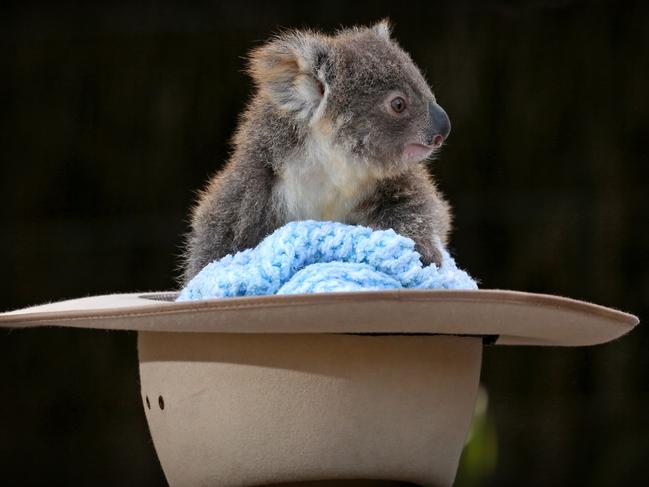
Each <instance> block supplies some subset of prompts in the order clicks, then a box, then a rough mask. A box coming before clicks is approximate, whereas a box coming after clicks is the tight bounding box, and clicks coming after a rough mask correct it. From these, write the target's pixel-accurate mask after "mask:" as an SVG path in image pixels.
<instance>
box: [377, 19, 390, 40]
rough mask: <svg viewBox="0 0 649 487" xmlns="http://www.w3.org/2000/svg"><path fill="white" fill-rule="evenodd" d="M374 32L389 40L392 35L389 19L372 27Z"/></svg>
mask: <svg viewBox="0 0 649 487" xmlns="http://www.w3.org/2000/svg"><path fill="white" fill-rule="evenodd" d="M372 29H373V30H374V32H376V33H377V34H378V35H380V36H381V37H385V38H386V39H387V40H390V36H391V35H392V25H390V19H383V20H381V21H380V22H379V23H377V24H374V25H373V26H372Z"/></svg>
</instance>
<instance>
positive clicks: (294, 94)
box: [249, 31, 330, 121]
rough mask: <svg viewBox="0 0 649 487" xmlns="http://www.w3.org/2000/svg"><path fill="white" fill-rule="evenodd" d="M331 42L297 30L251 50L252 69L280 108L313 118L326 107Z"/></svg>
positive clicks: (258, 80)
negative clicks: (327, 71) (327, 72)
mask: <svg viewBox="0 0 649 487" xmlns="http://www.w3.org/2000/svg"><path fill="white" fill-rule="evenodd" d="M329 54H330V46H329V44H328V42H327V39H326V38H325V37H323V36H319V35H317V34H314V33H311V32H302V31H293V32H288V33H284V34H281V35H279V36H277V37H276V38H275V39H273V40H272V41H270V42H268V43H267V44H264V45H263V46H261V47H259V48H257V49H255V50H254V51H252V53H251V54H250V64H249V72H250V74H251V75H252V77H253V79H254V80H255V82H256V83H257V86H258V87H259V89H260V90H262V91H265V92H266V93H267V94H268V95H269V96H270V98H271V100H272V101H273V102H274V103H276V104H277V105H278V106H279V107H280V108H282V109H284V110H288V111H291V112H294V113H295V114H296V116H297V117H299V118H302V119H305V120H309V121H313V120H314V119H315V118H317V117H318V116H319V115H320V114H322V112H323V111H324V106H325V104H326V98H327V94H328V92H329V87H328V85H327V80H326V70H327V61H328V59H329Z"/></svg>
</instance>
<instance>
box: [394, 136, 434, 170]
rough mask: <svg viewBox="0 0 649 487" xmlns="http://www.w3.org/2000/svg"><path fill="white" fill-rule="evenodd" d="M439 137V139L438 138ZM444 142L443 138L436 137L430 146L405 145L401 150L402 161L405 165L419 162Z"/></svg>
mask: <svg viewBox="0 0 649 487" xmlns="http://www.w3.org/2000/svg"><path fill="white" fill-rule="evenodd" d="M438 137H439V138H438ZM442 142H444V137H442V136H441V135H436V136H435V139H434V140H433V144H432V145H428V144H414V143H413V144H406V146H405V147H404V149H403V159H404V162H406V163H411V162H421V161H423V160H424V159H426V158H427V157H428V156H430V155H431V154H432V153H433V151H434V150H435V149H439V148H440V147H441V145H442Z"/></svg>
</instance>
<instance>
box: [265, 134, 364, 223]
mask: <svg viewBox="0 0 649 487" xmlns="http://www.w3.org/2000/svg"><path fill="white" fill-rule="evenodd" d="M305 149H306V150H304V151H301V152H300V153H299V154H295V155H294V156H293V157H291V158H290V159H289V160H287V161H286V163H285V165H284V167H283V170H282V173H281V174H280V182H279V184H278V185H277V186H276V188H275V195H274V196H275V198H276V201H277V202H278V203H279V204H280V205H281V206H283V209H284V214H285V215H286V219H287V220H288V221H291V220H308V219H313V220H333V221H340V222H344V223H361V222H358V221H356V220H357V218H355V217H354V215H353V213H354V209H355V208H356V205H357V204H358V203H359V201H360V200H361V199H362V198H363V197H364V196H365V195H366V194H367V193H368V192H369V191H371V189H372V183H373V181H374V180H375V179H374V177H373V176H372V175H371V172H370V170H369V169H368V166H367V165H366V164H364V163H362V162H360V161H356V160H351V159H350V158H349V157H348V156H347V155H346V154H345V151H344V150H343V149H342V148H339V147H335V146H334V145H332V144H331V143H330V142H329V140H328V138H326V137H325V136H314V137H311V138H310V139H309V141H308V142H307V143H306V147H305Z"/></svg>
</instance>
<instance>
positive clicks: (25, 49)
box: [0, 0, 649, 486]
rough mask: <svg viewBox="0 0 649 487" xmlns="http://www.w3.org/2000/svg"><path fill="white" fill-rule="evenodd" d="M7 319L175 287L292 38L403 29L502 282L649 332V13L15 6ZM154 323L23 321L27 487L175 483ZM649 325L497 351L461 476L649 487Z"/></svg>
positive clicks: (4, 84)
mask: <svg viewBox="0 0 649 487" xmlns="http://www.w3.org/2000/svg"><path fill="white" fill-rule="evenodd" d="M0 9H1V10H0V36H1V39H2V42H1V43H0V51H1V53H2V55H1V57H0V63H1V64H0V67H1V68H2V73H3V74H2V76H0V99H1V100H2V107H1V108H0V112H1V114H2V115H1V117H0V129H1V130H0V164H1V166H0V195H1V198H2V204H1V205H0V224H1V226H0V229H1V230H0V231H1V237H0V269H2V279H1V280H0V296H1V297H0V309H2V310H8V309H12V308H18V307H23V306H26V305H30V304H36V303H40V302H45V301H54V300H59V299H64V298H73V297H79V296H85V295H92V294H101V293H113V292H120V291H124V292H132V291H138V290H142V291H144V290H164V289H172V288H174V287H175V276H176V275H177V271H176V266H177V264H178V257H177V256H178V254H179V252H180V248H181V243H182V235H183V233H184V232H185V231H186V230H187V214H188V209H189V208H190V206H191V204H192V201H193V198H194V196H195V190H197V189H198V188H200V187H201V186H202V185H203V183H204V182H205V180H206V179H207V178H208V176H209V175H210V174H212V173H213V172H214V171H215V170H216V169H218V168H219V167H220V166H221V165H222V164H223V161H224V160H225V159H226V158H227V154H228V150H229V146H228V141H229V139H230V137H231V135H232V132H233V129H234V127H235V123H236V118H237V114H238V113H239V112H240V111H241V109H242V107H243V106H244V103H245V102H246V100H247V99H248V97H249V96H250V92H251V84H250V80H249V79H248V78H247V77H246V75H245V74H244V73H243V65H244V61H243V57H244V56H245V55H246V53H247V52H248V51H249V50H250V49H251V48H252V47H253V46H255V45H258V43H260V42H261V41H263V40H264V39H266V38H267V37H268V36H269V35H270V34H271V33H273V32H274V31H276V30H277V29H278V28H280V27H301V26H309V27H315V28H321V29H325V30H332V29H335V28H337V27H338V26H341V25H345V26H347V25H351V24H364V23H370V22H374V21H376V20H378V19H380V18H383V17H385V16H389V17H390V18H391V19H392V20H393V22H394V23H395V30H394V33H395V37H396V38H397V39H398V40H399V42H400V43H401V44H402V46H403V47H404V48H405V49H406V50H408V51H409V52H410V53H411V54H412V57H413V58H414V60H415V61H416V62H417V63H418V64H419V66H421V68H422V70H424V71H425V72H426V74H427V77H428V78H429V80H430V81H431V82H432V84H433V87H434V89H435V91H436V94H437V96H438V100H439V101H440V103H441V104H442V106H444V107H445V108H446V110H447V111H448V113H449V114H450V116H451V120H452V123H453V133H452V134H451V137H450V139H449V142H448V145H447V147H446V149H445V150H444V153H443V155H442V156H441V158H440V159H439V160H438V161H437V162H435V163H434V164H433V165H432V167H431V169H432V171H433V173H434V174H435V176H436V178H437V180H438V182H439V186H440V187H441V188H442V189H443V191H444V192H445V193H446V194H447V196H448V197H449V199H450V201H451V202H452V203H453V205H454V208H455V216H456V219H455V221H456V227H455V233H454V237H453V240H452V244H451V248H452V250H453V251H454V253H455V255H456V257H457V260H458V262H459V263H460V264H461V265H462V266H463V267H465V268H466V269H468V270H470V272H471V273H472V274H473V275H475V276H476V277H477V278H479V279H480V280H481V282H482V286H483V287H485V288H507V289H518V290H525V291H534V292H543V293H551V294H560V295H566V296H571V297H574V298H579V299H584V300H588V301H593V302H596V303H599V304H603V305H607V306H612V307H616V308H620V309H622V310H625V311H630V312H633V313H635V314H638V315H639V316H640V317H641V319H642V317H649V309H648V307H649V259H648V257H649V252H648V249H649V233H648V232H647V229H646V227H645V225H646V223H647V217H646V215H647V211H648V210H649V206H648V205H647V195H648V194H649V184H648V176H649V168H648V162H649V161H648V160H647V159H648V158H647V145H648V143H649V130H648V126H649V97H648V93H649V82H648V81H649V42H648V39H649V37H648V28H649V9H648V8H647V7H645V4H643V3H641V2H637V3H631V2H629V3H625V2H610V3H599V2H577V1H537V2H526V3H522V4H519V3H518V2H502V1H482V2H475V4H470V3H464V2H448V3H442V2H435V1H426V2H421V3H415V2H408V1H404V0H400V1H397V2H395V1H375V2H372V3H367V4H365V3H352V2H345V1H339V0H328V1H326V2H325V1H308V2H299V3H297V2H296V3H286V2H268V3H251V2H245V1H238V2H227V3H226V2H223V3H219V2H205V3H194V4H191V5H190V4H189V3H183V2H178V3H175V4H174V3H157V2H130V3H128V4H123V3H121V2H117V1H114V2H101V3H97V4H93V5H92V6H91V5H90V3H89V2H79V3H69V2H50V3H43V4H36V3H31V2H26V3H25V2H23V3H17V4H15V5H13V6H11V5H8V4H6V3H3V6H2V7H0ZM135 339H136V337H135V334H133V333H125V332H105V331H104V332H101V331H89V330H88V331H84V330H66V329H39V330H25V331H7V330H2V331H0V472H1V473H0V475H1V477H2V478H1V480H0V483H1V484H2V485H50V486H51V485H95V486H102V485H106V486H109V485H124V486H131V485H132V486H148V485H152V486H157V485H165V481H164V477H163V474H162V471H161V469H160V466H159V463H158V461H157V459H156V456H155V452H154V449H153V445H152V442H151V440H150V437H149V434H148V429H147V426H146V422H145V417H144V414H143V411H142V406H141V403H140V397H139V386H138V373H137V355H136V340H135ZM647 349H649V332H648V331H647V329H646V328H645V327H642V326H641V327H640V328H639V329H637V330H635V331H634V332H633V333H632V334H631V335H629V336H627V337H624V338H622V339H621V340H618V341H616V342H614V343H610V344H607V345H602V346H597V347H592V348H581V349H559V348H525V347H511V348H507V347H490V348H487V349H486V350H485V356H484V367H483V376H482V379H483V385H484V386H485V392H484V393H483V394H482V395H481V401H480V404H481V408H482V409H481V412H480V414H479V416H478V418H479V421H478V424H477V425H476V427H475V428H474V434H473V435H472V442H471V444H470V446H469V449H468V450H467V452H466V454H465V456H464V458H463V460H462V464H461V468H460V471H459V474H458V479H457V483H456V485H458V486H470V485H482V486H491V485H494V486H495V485H520V484H525V485H533V486H536V485H539V486H541V485H543V486H546V485H589V486H608V485H618V486H619V485H640V484H642V483H644V482H646V479H647V478H648V477H649V464H648V463H649V462H648V460H649V419H648V414H647V413H648V411H649V373H648V372H649V354H648V353H647V352H646V351H647Z"/></svg>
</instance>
